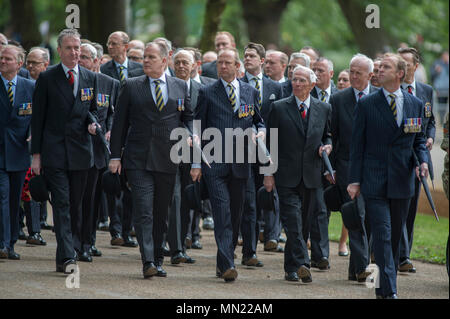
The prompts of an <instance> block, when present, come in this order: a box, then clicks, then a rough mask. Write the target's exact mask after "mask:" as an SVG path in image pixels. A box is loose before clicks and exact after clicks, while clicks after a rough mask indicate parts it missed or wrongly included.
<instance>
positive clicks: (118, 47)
mask: <svg viewBox="0 0 450 319" xmlns="http://www.w3.org/2000/svg"><path fill="white" fill-rule="evenodd" d="M129 41H130V38H129V37H128V35H127V34H126V33H125V32H122V31H116V32H113V33H111V34H110V35H109V37H108V43H107V46H108V53H109V55H110V56H111V57H112V60H111V61H109V62H107V63H105V64H103V65H102V66H101V67H100V72H101V73H103V74H106V75H108V76H110V77H112V78H114V79H116V80H119V81H121V82H122V81H124V80H125V79H128V78H133V77H136V76H140V75H143V74H144V71H143V69H142V64H141V63H137V62H134V61H130V60H128V58H127V49H128V42H129Z"/></svg>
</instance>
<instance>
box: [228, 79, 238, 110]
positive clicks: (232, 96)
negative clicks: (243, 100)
mask: <svg viewBox="0 0 450 319" xmlns="http://www.w3.org/2000/svg"><path fill="white" fill-rule="evenodd" d="M227 86H228V88H229V89H230V93H229V95H228V100H229V101H230V103H231V106H232V107H233V110H234V107H235V106H236V93H234V88H233V86H232V85H231V83H228V85H227Z"/></svg>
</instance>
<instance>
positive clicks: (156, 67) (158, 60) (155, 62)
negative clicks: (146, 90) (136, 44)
mask: <svg viewBox="0 0 450 319" xmlns="http://www.w3.org/2000/svg"><path fill="white" fill-rule="evenodd" d="M166 65H167V57H164V58H163V57H161V53H160V52H159V47H158V46H156V45H149V46H148V47H147V48H146V49H145V51H144V72H145V74H146V75H148V76H150V77H152V78H154V79H157V78H159V77H160V76H161V75H162V74H163V72H164V70H165V69H166Z"/></svg>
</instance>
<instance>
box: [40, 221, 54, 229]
mask: <svg viewBox="0 0 450 319" xmlns="http://www.w3.org/2000/svg"><path fill="white" fill-rule="evenodd" d="M41 229H45V230H50V229H52V226H50V225H49V224H47V222H41Z"/></svg>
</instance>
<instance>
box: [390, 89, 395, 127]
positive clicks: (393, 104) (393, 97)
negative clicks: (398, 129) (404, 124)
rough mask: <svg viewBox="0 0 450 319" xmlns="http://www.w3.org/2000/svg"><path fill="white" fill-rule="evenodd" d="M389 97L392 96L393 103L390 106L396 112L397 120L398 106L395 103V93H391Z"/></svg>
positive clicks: (393, 112)
mask: <svg viewBox="0 0 450 319" xmlns="http://www.w3.org/2000/svg"><path fill="white" fill-rule="evenodd" d="M389 97H390V98H391V104H390V105H389V106H390V107H391V111H392V114H394V119H395V121H396V122H397V106H396V104H395V95H394V94H389Z"/></svg>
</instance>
